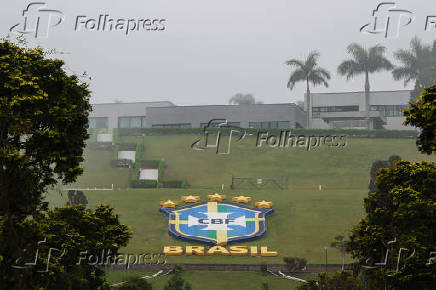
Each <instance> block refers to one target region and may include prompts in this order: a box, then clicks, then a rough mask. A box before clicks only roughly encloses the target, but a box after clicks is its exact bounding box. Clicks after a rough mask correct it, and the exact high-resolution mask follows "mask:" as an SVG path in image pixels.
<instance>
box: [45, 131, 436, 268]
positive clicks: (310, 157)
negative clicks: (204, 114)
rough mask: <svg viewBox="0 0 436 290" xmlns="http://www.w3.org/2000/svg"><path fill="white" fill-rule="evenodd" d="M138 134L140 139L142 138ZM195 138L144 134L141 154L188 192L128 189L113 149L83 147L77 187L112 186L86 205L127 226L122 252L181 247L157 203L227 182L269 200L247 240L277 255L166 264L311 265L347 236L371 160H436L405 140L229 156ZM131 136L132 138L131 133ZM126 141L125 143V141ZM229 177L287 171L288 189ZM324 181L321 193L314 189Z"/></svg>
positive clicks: (332, 254) (243, 150)
mask: <svg viewBox="0 0 436 290" xmlns="http://www.w3.org/2000/svg"><path fill="white" fill-rule="evenodd" d="M141 138H142V137H141ZM196 138H197V137H196V136H183V135H177V136H149V137H146V151H145V156H146V158H147V159H160V158H164V159H165V160H166V162H167V164H168V169H167V171H166V175H165V178H169V179H173V178H175V179H177V178H186V179H187V180H188V181H189V183H190V185H191V187H190V188H189V189H126V187H127V186H128V180H129V174H130V170H129V169H117V168H110V167H109V161H110V158H111V156H112V155H111V152H104V151H87V152H86V155H85V156H86V162H85V163H84V167H85V173H84V175H83V176H82V177H80V178H79V180H78V182H77V183H76V184H75V185H79V186H92V187H93V186H110V184H112V183H114V184H115V187H116V188H123V189H119V190H118V189H117V190H114V191H86V195H87V196H88V199H89V202H90V206H91V207H92V206H95V205H97V204H101V203H104V204H110V205H112V206H114V207H115V208H116V212H117V213H118V214H119V215H120V220H121V222H123V223H125V224H127V225H130V226H131V227H132V230H133V232H134V237H133V239H132V240H131V241H130V243H129V245H128V246H127V248H125V249H123V251H124V252H126V253H145V252H150V251H153V252H160V251H161V250H162V247H163V246H164V245H187V244H188V243H184V242H180V241H177V240H175V239H173V238H171V237H170V236H169V235H168V233H167V217H166V216H165V215H163V214H161V213H160V212H159V211H158V209H159V201H161V200H167V199H173V200H180V197H181V196H182V195H185V194H191V193H192V194H196V195H200V196H201V197H202V200H203V201H206V195H207V194H210V193H213V192H214V191H216V190H217V189H218V188H220V186H221V184H225V186H226V187H225V190H224V193H225V194H227V195H228V196H229V197H231V196H235V195H239V194H244V195H248V196H251V197H252V198H253V201H257V200H260V199H266V200H269V201H272V202H274V205H275V206H274V209H275V213H274V214H273V215H272V216H270V217H269V218H268V219H267V227H268V231H267V233H266V235H265V237H263V238H262V239H260V240H257V241H255V242H252V243H248V244H247V245H250V244H252V245H262V246H263V245H265V246H268V247H269V248H270V249H273V250H276V251H278V252H279V255H280V256H279V257H277V258H253V257H219V256H215V257H183V258H182V257H172V258H170V259H169V260H168V261H169V262H177V263H178V262H184V263H189V262H192V263H211V262H216V263H261V262H268V263H277V262H281V261H282V258H283V257H284V256H300V257H306V258H307V259H308V262H309V263H323V262H324V246H328V245H329V244H330V242H331V241H332V240H333V238H334V236H336V235H340V234H342V235H346V234H347V233H348V232H349V230H350V229H351V227H352V225H354V224H356V223H357V221H358V219H359V218H360V217H362V215H363V208H362V205H363V203H362V201H363V198H364V197H365V196H366V194H367V185H368V179H369V169H370V166H371V164H372V162H373V161H374V160H377V159H383V160H385V159H387V158H388V157H389V156H390V155H393V154H397V155H400V156H401V157H402V158H404V159H408V160H433V161H434V160H435V158H434V157H427V156H426V155H422V154H419V153H418V152H417V150H416V147H415V141H414V140H411V139H348V146H347V147H345V148H328V147H324V148H316V149H314V150H312V151H310V152H307V151H306V150H304V149H300V148H258V147H256V146H255V141H256V140H255V139H254V138H248V139H246V140H244V141H243V142H241V143H236V144H233V146H232V148H231V154H230V155H217V154H215V153H214V152H213V150H208V151H194V150H192V149H191V148H190V145H191V144H192V142H193V141H195V139H196ZM129 139H130V140H128V141H132V140H135V138H134V137H130V138H129ZM124 141H125V140H124ZM232 174H234V175H236V176H245V177H274V176H279V177H281V176H287V177H288V178H289V180H290V182H289V187H288V189H286V190H279V189H263V190H255V189H248V188H246V189H237V190H230V189H229V185H230V182H231V176H232ZM319 184H322V185H323V187H324V190H322V191H318V190H317V188H318V185H319ZM49 200H50V201H51V204H52V205H59V204H64V203H65V202H66V199H65V196H63V197H60V196H59V194H58V193H57V192H51V193H50V194H49ZM340 262H341V259H340V255H339V252H338V251H337V250H335V249H330V250H329V263H340Z"/></svg>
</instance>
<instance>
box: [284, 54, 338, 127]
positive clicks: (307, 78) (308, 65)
mask: <svg viewBox="0 0 436 290" xmlns="http://www.w3.org/2000/svg"><path fill="white" fill-rule="evenodd" d="M319 56H320V54H319V53H318V52H317V51H312V52H311V53H309V55H308V57H307V58H306V59H305V60H304V61H300V60H298V59H291V60H288V61H287V62H286V65H289V66H291V67H295V68H296V69H295V70H294V71H293V72H292V73H291V76H290V77H289V80H288V84H287V88H289V89H290V90H292V89H293V88H294V87H295V84H296V83H297V82H301V81H304V82H306V93H307V100H306V112H307V120H306V122H307V126H306V127H307V128H310V124H309V120H310V115H309V112H310V88H309V85H310V84H312V85H314V86H317V85H324V86H325V87H328V86H329V85H328V82H327V81H328V80H330V78H331V76H330V73H329V72H328V71H327V70H325V69H323V68H321V67H319V66H318V58H319Z"/></svg>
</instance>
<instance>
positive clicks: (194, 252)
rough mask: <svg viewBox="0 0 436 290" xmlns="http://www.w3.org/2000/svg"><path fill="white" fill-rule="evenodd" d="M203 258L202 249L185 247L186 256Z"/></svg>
mask: <svg viewBox="0 0 436 290" xmlns="http://www.w3.org/2000/svg"><path fill="white" fill-rule="evenodd" d="M192 255H197V256H204V247H200V246H186V256H192Z"/></svg>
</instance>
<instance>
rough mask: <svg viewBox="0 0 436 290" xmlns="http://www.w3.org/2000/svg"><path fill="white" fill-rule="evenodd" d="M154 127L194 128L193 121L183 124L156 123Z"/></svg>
mask: <svg viewBox="0 0 436 290" xmlns="http://www.w3.org/2000/svg"><path fill="white" fill-rule="evenodd" d="M152 127H153V128H192V124H191V123H183V124H154V125H152Z"/></svg>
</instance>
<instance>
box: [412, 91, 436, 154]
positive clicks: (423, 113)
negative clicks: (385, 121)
mask: <svg viewBox="0 0 436 290" xmlns="http://www.w3.org/2000/svg"><path fill="white" fill-rule="evenodd" d="M404 115H405V116H406V121H405V122H404V124H406V125H412V126H415V127H418V128H420V129H421V130H420V133H419V137H418V139H417V141H416V145H417V146H418V150H419V151H421V152H422V153H426V154H429V155H430V154H434V153H435V152H436V84H435V85H433V86H432V87H429V88H426V89H425V90H424V92H423V93H422V94H421V96H420V97H419V98H418V100H417V101H416V103H411V104H410V108H409V109H407V110H406V111H405V112H404Z"/></svg>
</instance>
